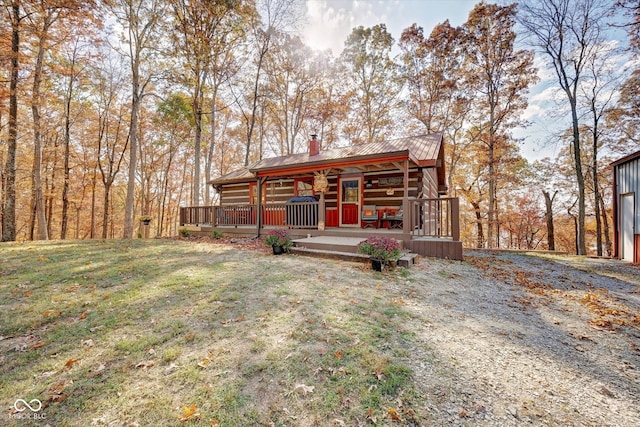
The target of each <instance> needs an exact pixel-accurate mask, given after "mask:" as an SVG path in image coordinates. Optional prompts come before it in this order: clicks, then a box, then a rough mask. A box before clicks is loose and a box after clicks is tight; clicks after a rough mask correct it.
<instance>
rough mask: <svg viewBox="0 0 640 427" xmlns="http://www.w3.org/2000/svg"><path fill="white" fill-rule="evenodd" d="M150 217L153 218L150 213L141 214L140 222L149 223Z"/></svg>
mask: <svg viewBox="0 0 640 427" xmlns="http://www.w3.org/2000/svg"><path fill="white" fill-rule="evenodd" d="M152 219H153V218H152V217H151V216H150V215H142V216H141V217H140V221H142V223H143V224H144V225H149V223H151V220H152Z"/></svg>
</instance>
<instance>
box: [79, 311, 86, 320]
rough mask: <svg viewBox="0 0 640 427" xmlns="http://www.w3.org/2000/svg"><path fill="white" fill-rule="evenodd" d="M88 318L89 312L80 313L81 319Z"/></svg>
mask: <svg viewBox="0 0 640 427" xmlns="http://www.w3.org/2000/svg"><path fill="white" fill-rule="evenodd" d="M86 318H87V312H84V313H82V314H81V315H80V319H82V320H84V319H86Z"/></svg>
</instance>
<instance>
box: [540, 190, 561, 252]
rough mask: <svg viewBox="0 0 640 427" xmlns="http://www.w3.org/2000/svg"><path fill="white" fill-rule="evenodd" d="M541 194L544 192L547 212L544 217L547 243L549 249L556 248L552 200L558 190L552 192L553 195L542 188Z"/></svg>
mask: <svg viewBox="0 0 640 427" xmlns="http://www.w3.org/2000/svg"><path fill="white" fill-rule="evenodd" d="M542 194H544V204H545V206H546V208H547V212H546V214H545V217H546V219H547V243H548V248H549V250H550V251H555V250H556V240H555V230H554V228H553V200H554V199H555V198H556V194H558V190H556V191H555V192H554V193H553V196H551V195H550V194H549V192H548V191H545V190H542Z"/></svg>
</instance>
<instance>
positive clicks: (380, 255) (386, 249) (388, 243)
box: [358, 236, 402, 271]
mask: <svg viewBox="0 0 640 427" xmlns="http://www.w3.org/2000/svg"><path fill="white" fill-rule="evenodd" d="M401 249H402V247H401V246H400V242H398V241H397V240H396V239H393V238H391V237H385V236H370V237H368V238H367V239H366V240H364V241H362V242H360V244H359V245H358V252H360V253H361V254H365V255H369V257H370V258H371V267H372V268H373V269H374V270H376V271H382V267H383V266H384V265H387V264H389V262H395V261H397V260H398V258H400V253H401Z"/></svg>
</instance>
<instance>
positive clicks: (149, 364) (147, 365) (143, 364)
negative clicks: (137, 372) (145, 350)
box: [136, 360, 156, 369]
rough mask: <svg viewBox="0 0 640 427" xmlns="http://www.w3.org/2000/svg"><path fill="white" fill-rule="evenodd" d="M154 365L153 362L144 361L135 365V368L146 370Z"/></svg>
mask: <svg viewBox="0 0 640 427" xmlns="http://www.w3.org/2000/svg"><path fill="white" fill-rule="evenodd" d="M155 364H156V362H154V361H153V360H145V361H144V362H140V363H138V364H137V365H136V368H142V369H147V368H151V367H152V366H154V365H155Z"/></svg>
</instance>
